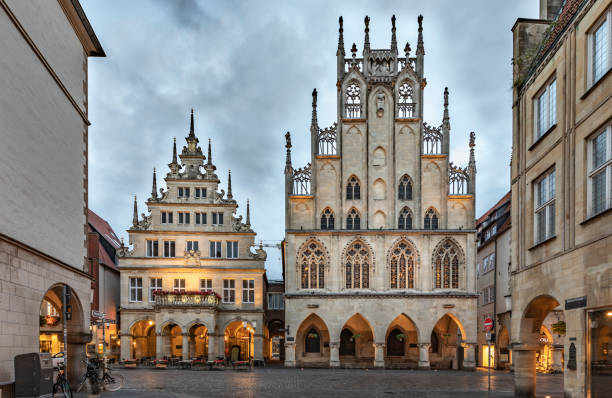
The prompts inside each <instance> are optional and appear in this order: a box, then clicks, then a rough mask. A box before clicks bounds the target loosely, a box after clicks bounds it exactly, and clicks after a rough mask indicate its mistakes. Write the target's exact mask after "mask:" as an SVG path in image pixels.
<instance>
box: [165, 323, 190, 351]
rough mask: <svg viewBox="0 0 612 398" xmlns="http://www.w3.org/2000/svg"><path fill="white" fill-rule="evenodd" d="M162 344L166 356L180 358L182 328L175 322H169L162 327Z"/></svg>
mask: <svg viewBox="0 0 612 398" xmlns="http://www.w3.org/2000/svg"><path fill="white" fill-rule="evenodd" d="M162 344H163V347H164V350H163V353H164V357H166V358H178V359H180V358H182V356H183V349H187V347H183V336H182V329H181V327H180V326H179V325H177V324H176V323H169V324H167V325H165V326H164V328H163V329H162Z"/></svg>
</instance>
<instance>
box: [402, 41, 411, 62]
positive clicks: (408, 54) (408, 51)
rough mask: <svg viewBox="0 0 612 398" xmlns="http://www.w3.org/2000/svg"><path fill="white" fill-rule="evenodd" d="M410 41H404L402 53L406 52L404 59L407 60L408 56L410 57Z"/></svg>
mask: <svg viewBox="0 0 612 398" xmlns="http://www.w3.org/2000/svg"><path fill="white" fill-rule="evenodd" d="M410 50H411V48H410V43H408V42H406V47H404V54H406V61H408V58H409V57H410Z"/></svg>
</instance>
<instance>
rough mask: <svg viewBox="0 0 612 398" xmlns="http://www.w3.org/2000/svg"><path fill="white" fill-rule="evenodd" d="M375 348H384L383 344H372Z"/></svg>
mask: <svg viewBox="0 0 612 398" xmlns="http://www.w3.org/2000/svg"><path fill="white" fill-rule="evenodd" d="M372 345H373V346H374V347H375V348H385V343H380V342H376V343H374V344H372Z"/></svg>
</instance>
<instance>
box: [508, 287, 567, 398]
mask: <svg viewBox="0 0 612 398" xmlns="http://www.w3.org/2000/svg"><path fill="white" fill-rule="evenodd" d="M552 311H555V314H558V315H559V316H560V317H563V319H565V317H564V316H563V311H562V309H561V307H560V305H559V301H558V300H556V299H555V298H554V297H552V296H549V295H542V296H538V297H536V298H534V299H533V300H531V302H529V304H528V305H527V307H526V308H525V311H524V312H523V316H522V318H521V325H520V336H519V337H520V344H519V346H518V347H517V349H514V350H513V357H514V358H513V360H514V369H515V372H514V395H516V396H517V397H533V396H535V395H536V389H537V388H536V377H535V375H536V370H537V369H548V366H549V365H548V357H549V356H551V353H550V352H549V350H548V349H549V348H550V346H549V347H546V346H547V345H548V343H549V341H550V340H553V336H552V334H551V333H550V330H549V329H548V327H546V325H545V320H547V318H548V316H549V314H550V313H551V312H552ZM555 318H556V317H555ZM548 319H549V320H548V321H547V322H546V323H547V324H549V325H550V324H551V323H550V320H551V319H552V318H548ZM555 323H557V322H555ZM563 324H564V323H563ZM542 326H545V327H544V329H543V328H542ZM564 333H565V332H564ZM534 347H536V348H534ZM553 348H554V347H553ZM561 352H562V351H561ZM543 355H544V357H543ZM552 355H554V353H552ZM557 355H558V354H557ZM543 366H546V368H543Z"/></svg>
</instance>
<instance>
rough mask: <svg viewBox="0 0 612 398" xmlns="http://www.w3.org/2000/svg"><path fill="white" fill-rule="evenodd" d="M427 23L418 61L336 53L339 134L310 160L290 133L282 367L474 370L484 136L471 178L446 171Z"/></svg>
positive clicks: (326, 131)
mask: <svg viewBox="0 0 612 398" xmlns="http://www.w3.org/2000/svg"><path fill="white" fill-rule="evenodd" d="M422 20H423V18H422V16H419V18H418V23H419V28H418V43H417V47H416V56H415V57H413V56H412V55H411V54H410V51H411V48H410V45H409V44H406V47H405V49H404V56H402V57H400V56H399V55H398V47H397V39H396V32H395V31H396V29H395V16H394V17H393V18H392V19H391V22H392V29H391V33H392V35H391V48H390V49H382V50H377V49H371V48H370V40H369V21H370V20H369V18H368V17H366V18H365V41H364V48H363V55H362V57H358V56H357V47H356V45H355V44H353V46H352V49H351V55H350V56H349V57H346V56H345V51H344V42H343V28H342V17H340V29H339V41H338V51H337V74H338V81H337V104H338V107H337V109H338V118H337V122H336V123H334V124H333V125H332V126H331V127H328V128H320V127H319V124H318V120H317V92H316V90H315V91H314V92H313V103H312V106H313V108H312V124H311V127H310V134H311V156H312V160H311V162H310V163H309V164H308V165H307V166H306V167H303V168H294V167H293V165H292V163H291V139H290V135H289V133H287V135H286V141H287V143H286V148H287V159H286V166H285V184H286V185H285V186H286V199H285V212H286V219H285V229H286V231H285V241H284V244H283V261H284V273H285V279H286V280H285V284H286V303H285V308H286V325H287V330H288V332H287V336H286V345H285V347H286V359H285V365H286V366H331V367H336V366H347V367H349V366H360V367H361V366H363V367H370V366H375V367H383V366H387V367H420V368H429V367H430V366H431V367H436V368H444V369H448V368H453V369H457V368H473V367H474V345H475V343H476V325H477V322H476V305H477V297H478V296H477V294H476V292H475V286H474V284H475V275H474V269H475V258H476V246H475V234H476V232H475V230H474V196H475V195H474V192H475V189H474V188H475V174H476V166H475V160H474V134H473V133H472V134H471V135H470V144H469V145H470V160H469V165H468V166H467V167H466V168H460V167H457V166H454V165H453V164H452V163H450V162H449V141H450V118H449V112H448V95H449V93H448V90H447V89H445V91H444V95H443V98H444V112H443V118H442V124H441V125H440V126H439V127H433V126H430V125H428V124H426V123H425V122H424V120H423V96H424V89H425V86H426V80H425V76H424V56H425V50H424V45H423V28H422Z"/></svg>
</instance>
